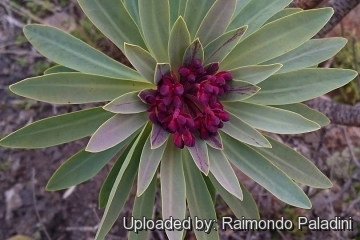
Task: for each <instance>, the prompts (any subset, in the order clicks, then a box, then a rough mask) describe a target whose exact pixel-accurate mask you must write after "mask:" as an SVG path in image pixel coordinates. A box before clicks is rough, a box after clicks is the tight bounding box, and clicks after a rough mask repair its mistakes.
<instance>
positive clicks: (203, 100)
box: [140, 59, 232, 148]
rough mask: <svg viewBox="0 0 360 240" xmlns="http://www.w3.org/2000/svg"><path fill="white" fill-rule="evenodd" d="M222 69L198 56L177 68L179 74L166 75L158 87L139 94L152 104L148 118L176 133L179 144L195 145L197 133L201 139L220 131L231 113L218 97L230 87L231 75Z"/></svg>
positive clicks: (175, 139)
mask: <svg viewBox="0 0 360 240" xmlns="http://www.w3.org/2000/svg"><path fill="white" fill-rule="evenodd" d="M218 71H219V64H218V63H213V64H209V65H208V66H206V67H204V66H203V65H202V63H201V61H200V60H198V59H195V60H193V61H192V62H191V63H190V64H188V65H183V66H180V67H179V68H178V74H175V73H174V72H171V73H170V74H168V75H163V76H162V79H161V80H160V82H159V84H158V86H157V89H156V90H146V91H143V92H142V93H141V94H140V98H141V99H142V100H143V101H144V102H145V103H147V104H150V107H149V109H148V112H149V113H150V115H149V119H150V120H151V122H153V123H154V124H159V125H160V126H161V127H162V128H163V129H164V130H166V131H168V132H170V133H172V134H174V135H173V142H174V144H175V146H176V147H178V148H183V147H184V145H185V146H188V147H193V146H194V145H195V136H196V134H197V133H198V134H199V136H200V138H201V139H204V140H206V139H208V138H209V137H211V136H215V135H217V132H218V129H219V128H222V127H223V125H224V122H227V121H229V114H228V113H227V112H226V111H225V110H224V107H223V105H222V104H221V102H220V101H219V97H220V96H222V95H224V94H225V93H226V92H228V91H229V90H230V86H229V85H228V83H229V81H232V75H231V74H230V73H229V72H226V71H221V72H218Z"/></svg>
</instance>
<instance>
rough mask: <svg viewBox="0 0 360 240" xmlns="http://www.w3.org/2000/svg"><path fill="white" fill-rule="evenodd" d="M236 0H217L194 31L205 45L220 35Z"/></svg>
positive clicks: (229, 18)
mask: <svg viewBox="0 0 360 240" xmlns="http://www.w3.org/2000/svg"><path fill="white" fill-rule="evenodd" d="M236 2H237V0H217V1H215V3H214V5H213V6H212V7H211V8H210V10H209V12H208V13H207V14H206V16H205V18H204V20H203V21H202V23H201V24H200V27H199V29H198V31H197V33H196V37H198V38H199V39H200V40H201V42H202V43H203V44H204V45H205V46H206V45H207V44H208V43H210V42H211V41H212V40H214V39H216V38H217V37H219V36H221V35H222V34H223V33H224V32H225V30H226V28H227V26H228V25H229V23H230V20H231V17H232V15H233V13H234V10H235V6H236Z"/></svg>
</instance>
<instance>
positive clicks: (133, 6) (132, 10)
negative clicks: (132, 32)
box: [124, 0, 142, 31]
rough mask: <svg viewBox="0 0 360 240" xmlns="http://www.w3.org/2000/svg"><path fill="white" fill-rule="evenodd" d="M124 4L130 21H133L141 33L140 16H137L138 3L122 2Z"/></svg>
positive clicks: (131, 1)
mask: <svg viewBox="0 0 360 240" xmlns="http://www.w3.org/2000/svg"><path fill="white" fill-rule="evenodd" d="M124 4H125V7H126V9H127V10H128V12H129V14H130V16H131V17H132V19H134V21H135V23H136V25H137V26H138V27H139V30H140V31H141V30H142V28H141V22H140V15H139V1H138V0H124Z"/></svg>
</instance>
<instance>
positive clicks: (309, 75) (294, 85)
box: [244, 68, 358, 105]
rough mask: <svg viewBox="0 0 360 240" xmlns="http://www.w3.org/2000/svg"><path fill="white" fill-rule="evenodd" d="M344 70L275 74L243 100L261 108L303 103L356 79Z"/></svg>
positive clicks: (352, 73) (351, 72) (310, 70)
mask: <svg viewBox="0 0 360 240" xmlns="http://www.w3.org/2000/svg"><path fill="white" fill-rule="evenodd" d="M357 74H358V73H357V72H356V71H353V70H345V69H330V68H328V69H319V68H317V69H310V68H306V69H301V70H298V71H294V72H288V73H282V74H276V75H273V76H271V77H269V78H268V79H266V80H265V81H263V82H261V83H260V84H258V86H259V87H260V88H261V90H260V91H259V92H258V93H257V94H256V95H254V96H253V97H251V98H248V99H246V100H244V101H246V102H250V103H257V104H264V105H284V104H291V103H298V102H303V101H306V100H309V99H312V98H315V97H318V96H321V95H323V94H325V93H327V92H330V91H331V90H333V89H336V88H339V87H341V86H344V85H345V84H347V83H349V82H350V81H351V80H353V79H354V78H355V77H356V76H357Z"/></svg>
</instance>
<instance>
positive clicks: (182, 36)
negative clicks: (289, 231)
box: [0, 0, 357, 240]
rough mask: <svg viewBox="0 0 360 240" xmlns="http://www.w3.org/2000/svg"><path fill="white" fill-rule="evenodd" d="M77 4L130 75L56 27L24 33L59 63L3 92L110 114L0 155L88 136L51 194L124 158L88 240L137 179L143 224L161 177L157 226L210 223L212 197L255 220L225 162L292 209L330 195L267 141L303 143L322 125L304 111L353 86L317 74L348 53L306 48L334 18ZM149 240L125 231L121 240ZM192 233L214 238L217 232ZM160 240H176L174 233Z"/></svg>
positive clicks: (223, 1) (220, 5)
mask: <svg viewBox="0 0 360 240" xmlns="http://www.w3.org/2000/svg"><path fill="white" fill-rule="evenodd" d="M78 2H79V4H80V6H81V8H82V9H83V10H84V12H85V14H86V15H87V16H88V17H89V19H90V20H91V21H92V22H93V23H94V25H95V26H96V27H97V28H99V29H100V30H101V31H102V32H103V33H104V34H105V35H106V36H107V37H108V38H109V39H110V40H111V41H112V42H113V43H114V44H116V46H117V47H118V48H119V49H120V50H121V51H122V52H123V53H124V54H125V56H126V57H127V59H128V60H129V61H130V63H131V64H132V66H133V67H134V69H135V70H134V69H132V68H129V67H127V66H125V65H123V64H121V63H119V62H117V61H115V60H113V59H111V58H109V57H107V56H106V55H104V54H103V53H101V52H99V51H97V50H95V49H94V48H92V47H90V46H88V45H87V44H85V43H84V42H82V41H80V40H78V39H76V38H74V37H72V36H71V35H69V34H68V33H65V32H63V31H61V30H59V29H56V28H53V27H50V26H44V25H35V24H31V25H27V26H26V27H25V28H24V32H25V36H26V37H27V39H28V40H29V41H30V42H31V44H32V45H33V46H34V47H35V48H36V49H37V50H38V51H39V52H40V53H41V54H42V55H44V56H45V57H47V58H49V59H50V60H52V61H54V62H55V63H57V64H60V65H58V66H55V67H53V68H50V69H48V70H47V71H46V72H45V75H44V76H40V77H34V78H29V79H25V80H23V81H20V82H19V83H16V84H14V85H12V86H10V89H11V91H12V92H14V93H15V94H18V95H20V96H24V97H27V98H31V99H35V100H38V101H43V102H48V103H53V104H83V103H96V102H100V103H104V102H106V103H105V104H104V106H103V107H94V108H90V109H86V110H82V111H77V112H72V113H68V114H64V115H59V116H56V117H50V118H47V119H43V120H40V121H38V122H34V123H32V124H29V125H28V126H25V127H24V128H22V129H20V130H18V131H16V132H14V133H12V134H10V135H8V136H7V137H5V138H4V139H2V140H1V141H0V145H1V146H4V147H11V148H44V147H49V146H54V145H58V144H62V143H66V142H70V141H74V140H77V139H81V138H84V137H87V136H91V138H90V140H89V142H88V145H87V147H86V148H85V149H83V150H82V151H80V152H78V153H77V154H75V155H74V156H73V157H71V158H70V159H69V160H67V161H66V162H64V163H63V165H61V166H60V168H59V169H58V170H57V171H56V172H55V174H54V175H53V176H52V178H51V179H50V181H49V183H48V185H47V189H48V190H50V191H54V190H60V189H65V188H68V187H71V186H74V185H77V184H80V183H82V182H84V181H86V180H88V179H90V178H92V177H93V176H94V175H96V174H97V173H98V172H99V171H100V170H101V169H102V168H103V167H104V166H105V165H106V164H107V163H108V162H109V161H110V160H111V159H112V158H113V157H114V156H115V155H117V154H118V153H121V154H120V157H119V158H118V160H117V161H116V163H115V164H114V166H113V167H112V169H111V171H110V172H109V175H108V177H107V179H106V180H105V182H104V184H103V186H102V188H101V190H100V196H99V206H100V207H101V208H104V207H105V212H104V216H103V218H102V221H101V223H100V226H99V229H98V232H97V235H96V239H97V240H99V239H104V238H105V236H106V234H107V233H108V231H109V230H110V229H111V227H112V225H113V224H114V222H115V221H116V219H117V218H118V216H119V214H120V212H121V209H122V207H123V205H124V203H125V201H126V200H127V198H128V195H129V192H130V190H131V188H132V186H133V184H134V182H135V181H134V180H135V178H137V181H136V185H137V195H136V198H135V199H134V207H133V216H134V218H138V219H140V218H141V217H146V218H148V219H151V218H152V212H153V210H152V206H153V204H154V198H155V191H156V186H157V184H156V182H157V181H158V179H159V181H160V185H161V200H162V218H163V219H169V218H170V217H173V218H174V219H185V215H186V206H188V209H189V213H190V216H191V218H194V217H195V216H197V217H198V218H200V219H216V213H215V210H214V197H215V193H216V192H217V193H219V194H220V196H221V197H222V198H223V199H224V201H225V202H226V203H227V204H228V205H229V207H230V208H231V209H232V211H233V213H234V214H235V216H236V217H237V218H241V217H242V216H244V217H246V218H251V219H255V218H259V213H258V210H257V207H256V204H255V202H254V200H253V198H252V197H251V195H250V193H249V192H248V190H246V188H245V187H244V185H242V184H241V183H239V181H238V178H237V177H236V175H235V173H234V170H233V168H232V166H231V164H232V165H233V166H235V167H236V168H238V169H239V170H240V171H241V172H242V173H243V174H245V175H247V176H248V177H250V178H252V179H253V180H254V181H255V182H257V183H258V184H260V185H261V186H263V187H264V188H265V189H267V190H268V191H269V192H271V193H272V194H273V195H274V196H275V197H277V198H278V199H280V200H281V201H283V202H285V203H288V204H290V205H293V206H296V207H300V208H310V207H311V203H310V200H309V199H308V197H307V196H306V195H305V194H304V192H303V191H302V189H301V188H300V187H299V186H298V184H297V183H300V184H303V185H308V186H311V187H316V188H329V187H331V185H332V184H331V181H330V180H328V179H327V177H326V176H325V175H323V174H322V173H321V172H320V171H319V170H318V169H317V168H316V167H315V165H314V164H312V163H311V161H309V160H308V159H306V158H305V157H303V156H302V155H300V154H299V153H297V152H296V151H295V150H293V149H291V148H289V147H287V146H285V145H283V144H282V143H280V142H278V141H276V140H274V139H273V138H271V137H269V136H268V134H267V132H269V133H276V134H299V133H305V132H310V131H315V130H318V129H319V128H320V127H321V126H325V125H327V124H328V123H329V120H328V119H327V118H326V117H325V116H324V115H322V114H321V113H319V112H317V111H315V110H312V109H310V108H308V107H307V106H306V105H304V104H302V103H300V102H303V101H306V100H309V99H312V98H314V97H317V96H320V95H322V94H325V93H327V92H329V91H330V90H333V89H335V88H338V87H340V86H343V85H345V84H347V83H348V82H350V81H351V80H352V79H354V78H355V76H356V75H357V73H356V72H355V71H352V70H343V69H320V68H317V65H318V64H319V63H320V62H323V61H324V60H326V59H328V58H330V57H331V56H333V55H334V54H335V53H336V52H338V51H339V50H340V49H341V48H342V47H343V46H344V45H345V43H346V40H345V39H343V38H327V39H311V38H312V37H313V36H314V35H315V34H316V33H317V32H318V31H319V30H320V29H321V28H322V27H323V26H324V25H325V23H326V22H327V21H328V20H329V18H330V17H331V16H332V14H333V10H332V9H329V8H323V9H315V10H306V11H303V10H301V9H297V8H286V6H287V5H289V3H290V2H291V0H273V1H271V3H270V2H269V1H263V0H202V1H199V0H138V1H137V0H124V1H121V0H101V1H100V0H78ZM259 130H260V131H261V132H260V131H259ZM158 171H159V173H160V175H159V176H160V177H159V178H158V174H157V173H158ZM146 234H147V232H146V231H142V232H140V233H139V234H138V235H137V234H135V233H134V232H130V233H129V239H145V238H146V236H147V235H146ZM195 234H196V237H197V239H218V238H219V237H218V233H217V232H216V231H211V232H210V233H209V234H207V233H205V232H203V231H195ZM167 235H168V237H169V239H182V237H183V232H182V231H167Z"/></svg>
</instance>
